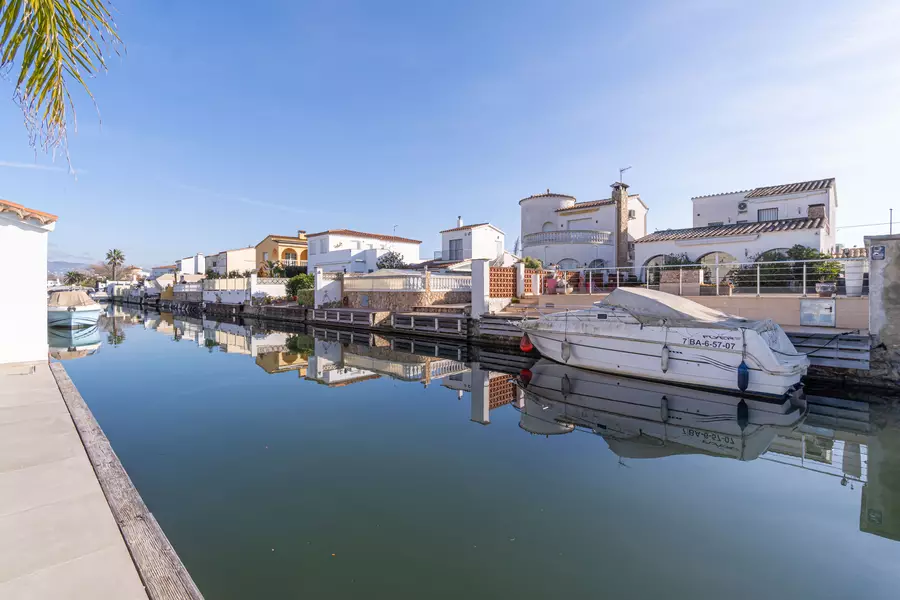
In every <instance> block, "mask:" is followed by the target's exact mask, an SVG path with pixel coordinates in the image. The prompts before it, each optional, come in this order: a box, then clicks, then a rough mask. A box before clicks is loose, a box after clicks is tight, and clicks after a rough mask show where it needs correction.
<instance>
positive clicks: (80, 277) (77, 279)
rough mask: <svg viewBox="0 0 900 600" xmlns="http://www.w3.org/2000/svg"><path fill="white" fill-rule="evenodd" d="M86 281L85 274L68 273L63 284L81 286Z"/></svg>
mask: <svg viewBox="0 0 900 600" xmlns="http://www.w3.org/2000/svg"><path fill="white" fill-rule="evenodd" d="M83 281H84V274H83V273H79V272H78V271H69V272H68V273H66V275H65V278H64V279H63V283H65V284H66V285H81V283H82V282H83Z"/></svg>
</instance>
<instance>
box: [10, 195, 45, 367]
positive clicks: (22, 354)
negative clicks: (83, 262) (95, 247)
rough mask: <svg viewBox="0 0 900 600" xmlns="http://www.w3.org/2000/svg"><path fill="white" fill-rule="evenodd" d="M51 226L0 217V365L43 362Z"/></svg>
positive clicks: (11, 217)
mask: <svg viewBox="0 0 900 600" xmlns="http://www.w3.org/2000/svg"><path fill="white" fill-rule="evenodd" d="M54 225H55V224H54V223H50V224H48V225H43V226H41V225H37V224H31V223H30V222H29V223H25V222H23V221H21V220H19V218H18V217H17V216H15V215H12V214H10V213H0V281H2V282H3V286H2V287H3V292H4V293H3V294H0V331H2V332H3V342H2V343H0V364H2V363H16V362H31V361H39V360H44V361H45V360H47V350H48V345H47V234H48V233H49V232H50V231H52V230H53V228H54ZM13 288H15V292H13Z"/></svg>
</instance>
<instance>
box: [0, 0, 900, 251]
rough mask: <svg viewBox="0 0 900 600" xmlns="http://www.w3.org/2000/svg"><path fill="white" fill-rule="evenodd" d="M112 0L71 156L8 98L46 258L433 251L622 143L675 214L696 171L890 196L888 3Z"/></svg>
mask: <svg viewBox="0 0 900 600" xmlns="http://www.w3.org/2000/svg"><path fill="white" fill-rule="evenodd" d="M162 5H165V6H162ZM116 6H117V8H118V11H119V12H118V16H117V22H118V24H119V29H120V32H121V35H122V37H123V39H124V40H125V42H126V46H127V55H126V56H125V57H124V58H122V59H121V60H119V59H113V60H111V61H110V72H109V73H108V74H107V75H103V76H101V77H99V78H98V79H97V80H95V81H94V82H93V84H92V90H93V92H94V94H95V96H96V98H97V102H98V103H99V105H100V109H101V113H102V117H103V125H102V127H100V126H99V125H98V121H97V117H96V114H95V113H94V111H93V108H92V107H91V105H90V104H89V103H87V102H84V101H83V100H82V99H81V97H79V103H78V106H77V108H78V124H79V127H78V133H77V135H72V136H71V141H70V151H71V156H72V161H73V164H74V166H75V168H76V169H78V171H79V173H78V176H77V179H76V178H73V177H72V176H71V175H69V174H67V173H66V168H65V161H64V159H60V158H57V159H56V161H55V162H54V161H53V160H52V157H49V156H46V155H43V154H38V155H37V157H35V154H34V151H33V150H31V149H30V148H29V146H28V140H27V136H26V133H25V131H24V128H23V127H22V119H21V114H20V113H19V112H18V109H17V108H16V107H15V105H14V104H13V103H12V101H10V100H6V102H7V104H6V108H2V105H0V198H5V199H8V200H12V201H14V202H19V203H22V204H25V205H27V206H32V207H34V208H38V209H41V210H46V211H49V212H53V213H56V214H58V215H60V221H59V224H58V227H57V230H56V232H54V233H53V234H52V236H51V258H55V259H61V260H65V259H73V257H79V258H80V257H89V258H99V257H101V256H102V255H103V254H104V253H105V250H106V249H108V248H110V247H118V248H121V249H122V250H124V251H125V253H126V256H127V257H128V262H133V263H136V264H140V265H142V266H151V265H155V264H165V263H169V262H171V261H173V260H174V259H176V258H178V257H181V256H186V255H190V254H193V253H194V252H198V251H199V252H206V253H209V252H214V251H219V250H223V249H227V248H233V247H239V246H244V245H252V244H256V243H257V242H258V241H259V240H261V239H262V238H263V237H264V236H265V235H266V234H269V233H280V234H286V233H291V232H293V231H295V230H297V229H306V230H307V231H310V232H312V231H320V230H323V229H328V228H351V229H360V230H364V231H371V232H385V233H390V232H391V231H392V230H393V227H394V225H397V233H398V235H405V236H409V237H415V238H417V239H421V240H423V241H424V243H423V245H422V254H423V256H426V255H429V254H430V252H431V250H433V249H435V248H438V247H439V245H440V241H439V236H438V234H437V232H438V231H439V230H441V229H444V228H447V227H450V226H452V225H453V224H454V223H455V219H456V216H457V214H461V215H463V218H464V219H465V220H466V221H467V222H470V223H471V222H477V221H491V222H492V223H494V224H496V225H497V226H499V227H500V228H502V229H503V230H504V231H506V233H507V245H508V247H510V248H511V247H512V245H513V242H514V240H515V238H516V237H517V235H518V231H519V209H518V204H517V201H518V200H519V199H520V198H522V197H524V196H527V195H529V194H532V193H536V192H539V191H542V190H544V189H546V188H548V187H549V188H551V189H552V190H554V191H560V192H565V193H569V194H574V195H576V196H577V197H578V199H579V200H590V199H596V198H601V197H606V196H607V195H608V191H609V187H608V186H609V184H610V183H612V182H613V181H614V180H615V179H616V178H617V176H618V171H617V169H618V168H619V167H622V166H626V165H632V166H633V169H632V170H631V171H629V172H628V173H627V174H626V181H627V182H628V183H630V184H631V186H632V191H633V192H639V193H640V194H641V196H642V198H643V199H644V200H645V202H646V203H647V204H648V205H649V206H650V216H649V218H650V229H651V230H653V229H657V228H666V227H684V226H689V225H690V222H691V219H690V214H691V210H690V197H691V196H695V195H700V194H708V193H716V192H725V191H731V190H736V189H745V188H749V187H754V186H758V185H771V184H778V183H788V182H793V181H802V180H806V179H818V178H824V177H832V176H833V177H837V180H838V192H839V202H840V208H839V223H838V225H839V226H847V225H852V224H863V223H880V222H886V221H887V220H888V208H889V207H892V206H893V207H895V208H898V209H900V203H898V202H896V201H895V198H896V183H895V182H896V172H897V170H898V158H900V142H898V140H900V109H898V107H900V35H897V32H898V31H900V3H897V2H891V1H886V2H868V1H854V2H843V1H840V0H828V1H812V0H810V1H791V2H783V1H781V0H777V1H754V2H739V1H734V2H729V1H716V0H695V1H683V2H649V1H648V2H598V1H589V2H562V1H553V2H550V1H547V2H526V1H499V0H493V1H490V2H483V1H482V2H463V1H458V2H423V1H415V2H414V1H408V2H387V1H379V2H364V1H358V2H342V1H333V0H323V1H321V2H288V1H283V2H279V1H266V2H259V3H253V4H252V7H251V4H248V3H246V2H224V1H221V2H208V1H207V2H201V1H197V2H186V3H178V5H177V7H176V5H175V4H172V3H156V2H138V1H137V0H117V2H116ZM0 88H3V89H5V90H6V93H5V94H4V96H3V97H4V98H7V99H8V98H9V97H10V96H11V94H12V84H11V82H9V81H3V80H0ZM898 219H900V215H898ZM886 229H887V227H886V226H884V227H877V228H868V229H867V228H857V229H842V230H839V232H838V234H839V241H842V242H845V243H849V244H850V245H852V244H854V243H856V244H859V243H861V242H862V235H863V234H865V233H881V232H885V233H886Z"/></svg>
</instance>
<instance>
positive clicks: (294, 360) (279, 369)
mask: <svg viewBox="0 0 900 600" xmlns="http://www.w3.org/2000/svg"><path fill="white" fill-rule="evenodd" d="M256 364H257V365H259V367H260V368H262V370H263V371H265V372H266V373H269V374H270V375H272V374H275V373H285V372H287V371H297V372H298V373H299V375H300V377H306V368H307V366H308V363H307V360H306V359H305V358H303V357H301V356H300V355H299V354H297V353H296V352H287V351H277V350H276V351H268V352H260V353H259V354H257V355H256Z"/></svg>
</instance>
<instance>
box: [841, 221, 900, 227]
mask: <svg viewBox="0 0 900 600" xmlns="http://www.w3.org/2000/svg"><path fill="white" fill-rule="evenodd" d="M894 223H896V224H898V225H900V221H894ZM879 225H891V223H890V222H887V223H867V224H866V225H843V226H841V227H838V229H852V228H854V227H878V226H879Z"/></svg>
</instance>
